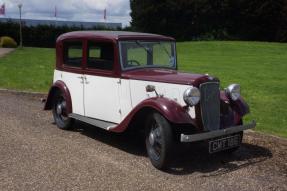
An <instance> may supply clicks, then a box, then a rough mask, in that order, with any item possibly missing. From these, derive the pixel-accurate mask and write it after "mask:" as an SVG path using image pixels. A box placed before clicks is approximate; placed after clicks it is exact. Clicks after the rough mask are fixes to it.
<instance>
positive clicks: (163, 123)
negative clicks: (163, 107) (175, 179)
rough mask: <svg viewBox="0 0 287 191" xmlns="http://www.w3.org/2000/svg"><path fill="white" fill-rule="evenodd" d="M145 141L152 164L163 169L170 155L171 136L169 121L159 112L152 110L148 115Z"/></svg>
mask: <svg viewBox="0 0 287 191" xmlns="http://www.w3.org/2000/svg"><path fill="white" fill-rule="evenodd" d="M145 143H146V149H147V154H148V157H149V159H150V161H151V163H152V165H153V166H154V167H156V168H157V169H165V168H166V167H167V166H168V164H169V162H170V160H171V156H172V147H173V136H172V129H171V125H170V123H169V122H168V121H167V120H166V119H165V118H164V117H163V116H162V115H161V114H159V113H156V112H154V113H152V114H150V115H149V116H148V119H147V123H146V136H145Z"/></svg>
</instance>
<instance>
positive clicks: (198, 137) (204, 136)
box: [180, 120, 256, 142]
mask: <svg viewBox="0 0 287 191" xmlns="http://www.w3.org/2000/svg"><path fill="white" fill-rule="evenodd" d="M255 126H256V122H255V121H254V120H253V121H252V122H251V123H248V124H246V125H238V126H234V127H229V128H227V129H220V130H216V131H210V132H206V133H199V134H192V135H185V134H181V135H180V141H181V142H195V141H202V140H207V139H212V138H215V137H220V136H224V135H230V134H233V133H238V132H240V131H244V130H247V129H251V128H254V127H255Z"/></svg>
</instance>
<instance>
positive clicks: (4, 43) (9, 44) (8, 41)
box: [0, 36, 17, 48]
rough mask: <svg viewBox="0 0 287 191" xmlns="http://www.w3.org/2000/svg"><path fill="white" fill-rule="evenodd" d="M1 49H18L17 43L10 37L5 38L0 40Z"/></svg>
mask: <svg viewBox="0 0 287 191" xmlns="http://www.w3.org/2000/svg"><path fill="white" fill-rule="evenodd" d="M0 47H3V48H17V43H16V41H15V40H14V39H13V38H11V37H9V36H3V37H1V38H0Z"/></svg>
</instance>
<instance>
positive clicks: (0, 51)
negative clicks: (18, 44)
mask: <svg viewBox="0 0 287 191" xmlns="http://www.w3.org/2000/svg"><path fill="white" fill-rule="evenodd" d="M13 50H15V49H14V48H0V57H2V56H4V55H5V54H8V53H10V52H12V51H13Z"/></svg>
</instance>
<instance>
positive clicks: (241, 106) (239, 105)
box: [220, 91, 249, 117]
mask: <svg viewBox="0 0 287 191" xmlns="http://www.w3.org/2000/svg"><path fill="white" fill-rule="evenodd" d="M220 99H221V100H222V101H224V102H228V103H229V104H230V106H231V108H232V109H233V110H234V111H236V113H238V114H239V115H240V117H243V116H244V115H246V114H248V113H249V106H248V104H247V103H246V101H245V100H244V99H243V97H242V96H240V98H239V99H238V100H236V101H233V100H231V99H229V98H228V97H227V96H226V94H225V92H224V91H221V92H220Z"/></svg>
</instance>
